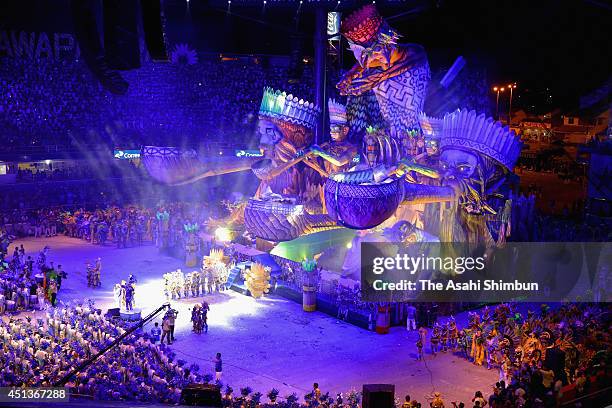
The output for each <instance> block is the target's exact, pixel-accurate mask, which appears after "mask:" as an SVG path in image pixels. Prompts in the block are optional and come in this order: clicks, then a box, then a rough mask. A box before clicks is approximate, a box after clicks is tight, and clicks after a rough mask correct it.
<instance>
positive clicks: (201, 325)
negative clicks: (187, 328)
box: [191, 302, 210, 334]
mask: <svg viewBox="0 0 612 408" xmlns="http://www.w3.org/2000/svg"><path fill="white" fill-rule="evenodd" d="M209 310H210V306H209V305H208V303H206V302H202V304H200V303H196V304H195V305H194V306H193V309H191V322H192V323H193V332H194V333H198V334H200V333H202V330H204V332H205V333H208V311H209Z"/></svg>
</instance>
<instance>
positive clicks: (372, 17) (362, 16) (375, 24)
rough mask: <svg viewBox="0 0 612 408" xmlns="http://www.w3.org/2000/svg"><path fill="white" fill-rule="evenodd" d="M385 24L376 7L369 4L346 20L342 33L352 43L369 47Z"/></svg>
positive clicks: (343, 22) (341, 29)
mask: <svg viewBox="0 0 612 408" xmlns="http://www.w3.org/2000/svg"><path fill="white" fill-rule="evenodd" d="M383 22H384V20H383V18H382V16H381V15H380V14H379V13H378V10H376V7H375V6H374V5H372V4H368V5H367V6H364V7H362V8H360V9H359V10H357V11H355V12H354V13H352V14H350V15H349V16H348V17H347V18H345V19H344V21H342V26H341V28H340V31H341V32H342V35H344V36H345V37H346V38H347V39H348V40H349V41H351V42H352V43H355V44H359V45H367V44H368V43H370V42H371V41H372V40H373V39H374V38H375V37H376V36H377V35H378V31H379V30H380V27H381V26H382V25H383Z"/></svg>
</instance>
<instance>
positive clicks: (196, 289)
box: [164, 269, 227, 300]
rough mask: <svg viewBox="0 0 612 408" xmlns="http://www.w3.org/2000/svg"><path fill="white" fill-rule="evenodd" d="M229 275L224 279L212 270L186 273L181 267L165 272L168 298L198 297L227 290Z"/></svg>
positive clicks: (165, 292)
mask: <svg viewBox="0 0 612 408" xmlns="http://www.w3.org/2000/svg"><path fill="white" fill-rule="evenodd" d="M226 282H227V276H225V279H223V277H222V276H220V275H215V274H214V272H213V271H212V270H210V269H209V270H200V271H193V272H188V273H184V272H183V271H182V270H181V269H177V270H175V271H172V272H168V273H165V274H164V296H165V297H166V300H174V299H182V298H188V297H198V296H202V295H206V294H212V293H215V292H220V291H222V290H225V283H226Z"/></svg>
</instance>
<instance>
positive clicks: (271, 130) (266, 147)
mask: <svg viewBox="0 0 612 408" xmlns="http://www.w3.org/2000/svg"><path fill="white" fill-rule="evenodd" d="M257 134H258V135H259V148H260V149H263V151H264V156H265V157H267V158H271V157H272V156H273V155H274V146H275V145H276V144H277V143H278V142H280V141H281V140H282V139H283V134H282V133H281V131H280V129H279V128H278V126H276V124H275V123H273V122H272V121H270V120H268V119H266V118H259V122H257Z"/></svg>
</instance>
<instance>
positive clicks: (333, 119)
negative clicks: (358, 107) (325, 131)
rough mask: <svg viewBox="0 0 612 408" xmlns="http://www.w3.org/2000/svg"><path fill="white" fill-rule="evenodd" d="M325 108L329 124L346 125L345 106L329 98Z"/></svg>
mask: <svg viewBox="0 0 612 408" xmlns="http://www.w3.org/2000/svg"><path fill="white" fill-rule="evenodd" d="M327 108H328V110H329V123H330V124H332V125H346V124H347V123H348V119H347V116H346V106H344V105H343V104H341V103H339V102H336V101H335V100H334V99H331V98H330V99H329V101H328V102H327Z"/></svg>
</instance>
